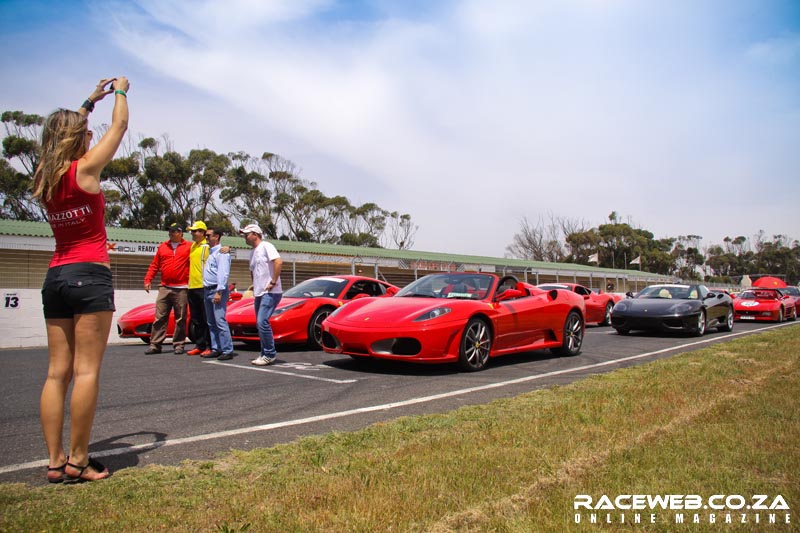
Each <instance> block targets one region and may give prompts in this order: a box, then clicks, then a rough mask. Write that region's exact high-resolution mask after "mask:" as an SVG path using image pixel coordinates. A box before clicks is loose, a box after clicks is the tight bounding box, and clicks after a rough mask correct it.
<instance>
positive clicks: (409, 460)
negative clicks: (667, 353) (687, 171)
mask: <svg viewBox="0 0 800 533" xmlns="http://www.w3.org/2000/svg"><path fill="white" fill-rule="evenodd" d="M797 333H798V328H797V327H785V328H781V329H779V330H777V331H773V332H769V333H765V334H761V335H758V336H753V337H748V338H744V339H740V340H737V341H733V342H730V343H726V344H724V345H721V346H718V347H710V348H707V349H704V350H702V351H698V352H694V353H691V354H687V355H682V356H678V357H674V358H671V359H666V360H662V361H657V362H654V363H650V364H647V365H643V366H639V367H635V368H630V369H626V370H620V371H616V372H613V373H610V374H605V375H600V376H595V377H591V378H588V379H585V380H582V381H580V382H577V383H575V384H573V385H569V386H566V387H555V388H552V389H547V390H542V391H536V392H533V393H530V394H526V395H522V396H519V397H517V398H513V399H509V400H501V401H496V402H493V403H491V404H488V405H484V406H473V407H466V408H462V409H459V410H457V411H454V412H451V413H446V414H442V415H432V416H424V417H414V418H402V419H398V420H396V421H393V422H390V423H383V424H376V425H374V426H371V427H369V428H367V429H364V430H362V431H358V432H353V433H333V434H329V435H325V436H320V437H312V438H304V439H301V440H299V441H297V442H294V443H291V444H288V445H283V446H276V447H274V448H269V449H260V450H254V451H251V452H232V453H230V454H228V455H226V456H225V457H222V458H220V460H218V461H213V462H186V463H184V464H182V465H181V466H178V467H147V468H135V469H128V470H123V471H120V472H118V473H116V474H115V475H114V477H113V478H111V479H110V480H108V481H105V482H102V483H95V484H86V485H83V486H77V487H36V488H30V487H27V486H24V485H4V486H2V487H0V508H2V516H1V518H0V529H2V530H4V531H34V530H47V531H73V530H75V531H85V530H90V529H91V530H97V531H120V530H124V531H155V530H158V531H163V530H170V531H243V530H249V531H282V532H283V531H389V530H392V531H394V530H397V531H438V532H445V531H520V532H523V531H525V532H528V531H567V530H587V531H594V530H597V529H599V528H602V529H603V531H611V530H617V529H626V530H628V529H631V528H632V527H633V528H637V527H638V529H639V530H641V531H671V530H674V529H675V528H676V526H675V524H674V522H670V520H671V519H672V514H671V513H667V512H663V513H660V516H659V518H660V519H661V522H659V523H656V524H647V525H646V526H645V525H641V526H631V525H629V524H619V523H618V520H619V518H618V515H619V513H618V512H617V513H615V514H616V518H615V520H616V521H617V523H612V524H610V525H608V524H604V525H597V524H594V525H592V524H588V523H586V522H585V521H584V522H582V523H581V524H579V525H578V524H575V522H574V514H575V511H574V510H573V500H574V497H575V495H577V494H589V495H594V497H599V496H600V495H603V494H606V495H610V496H612V498H613V496H614V495H619V494H654V495H657V494H698V495H701V496H705V497H708V496H711V495H714V494H741V495H745V496H748V497H749V496H750V495H752V494H768V495H773V496H774V495H778V494H780V495H782V496H783V497H784V498H785V499H786V501H787V502H788V503H789V505H790V506H791V507H792V511H790V512H791V514H792V520H793V524H791V525H789V526H786V525H782V526H770V527H771V528H772V529H771V530H776V531H777V530H782V531H785V530H788V529H789V528H791V527H795V523H797V522H798V520H799V519H798V516H797V515H796V514H795V513H796V510H795V508H794V507H795V506H797V505H798V502H800V498H799V497H800V486H799V485H798V476H797V472H800V449H799V448H800V444H798V443H800V424H799V423H798V419H799V418H800V409H799V408H798V407H800V406H799V405H798V404H799V403H800V399H798V394H797V391H798V390H800V372H799V371H798V354H800V337H798V335H797ZM707 514H708V513H707V512H706V513H705V514H703V516H704V517H706V519H707ZM784 514H785V512H784ZM781 516H783V515H781ZM602 519H603V520H605V512H603V514H602ZM630 519H632V513H631V514H630V515H629V517H628V520H630ZM584 520H588V516H587V517H586V518H585V519H584ZM682 527H684V528H686V529H690V530H691V531H697V530H703V529H709V530H718V529H719V527H720V524H715V525H709V524H707V523H706V524H705V525H700V526H694V525H689V526H682ZM722 527H725V531H730V530H740V531H752V530H753V529H754V527H753V525H752V524H747V525H742V524H739V525H727V524H726V525H724V526H722Z"/></svg>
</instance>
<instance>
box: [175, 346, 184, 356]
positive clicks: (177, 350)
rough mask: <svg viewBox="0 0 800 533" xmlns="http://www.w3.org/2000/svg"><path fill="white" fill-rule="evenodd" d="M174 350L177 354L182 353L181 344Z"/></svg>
mask: <svg viewBox="0 0 800 533" xmlns="http://www.w3.org/2000/svg"><path fill="white" fill-rule="evenodd" d="M174 351H175V353H176V354H178V355H180V354H182V353H183V346H176V347H175V350H174Z"/></svg>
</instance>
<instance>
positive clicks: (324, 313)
mask: <svg viewBox="0 0 800 533" xmlns="http://www.w3.org/2000/svg"><path fill="white" fill-rule="evenodd" d="M332 312H333V309H332V308H330V307H320V308H319V309H317V310H316V311H314V314H313V315H311V320H309V321H308V332H307V333H308V347H309V348H310V349H312V350H321V349H322V323H323V322H324V321H325V319H326V318H328V316H330V314H331V313H332Z"/></svg>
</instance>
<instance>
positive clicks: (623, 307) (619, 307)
mask: <svg viewBox="0 0 800 533" xmlns="http://www.w3.org/2000/svg"><path fill="white" fill-rule="evenodd" d="M627 310H628V302H626V301H625V300H622V301H621V302H617V305H615V306H614V309H613V310H612V312H613V311H619V312H624V311H627Z"/></svg>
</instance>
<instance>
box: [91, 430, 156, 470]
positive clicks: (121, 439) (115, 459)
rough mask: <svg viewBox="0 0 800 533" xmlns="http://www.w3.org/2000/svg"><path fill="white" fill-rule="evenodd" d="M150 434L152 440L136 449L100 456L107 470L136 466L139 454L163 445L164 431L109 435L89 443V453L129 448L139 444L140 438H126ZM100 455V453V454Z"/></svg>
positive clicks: (138, 461)
mask: <svg viewBox="0 0 800 533" xmlns="http://www.w3.org/2000/svg"><path fill="white" fill-rule="evenodd" d="M147 435H152V441H151V442H150V444H149V445H146V446H144V447H141V448H138V449H136V450H131V451H129V452H126V453H123V454H120V455H109V456H108V457H102V460H101V461H100V462H101V463H104V464H105V465H106V466H107V467H108V469H109V470H111V471H112V472H114V471H117V470H120V469H122V468H127V467H129V466H138V465H139V463H140V460H139V456H140V455H141V454H146V453H148V452H150V451H152V450H155V449H157V448H160V447H161V446H163V445H164V443H165V442H166V440H167V434H166V433H160V432H155V431H138V432H136V433H126V434H125V435H117V436H114V437H109V438H107V439H104V440H101V441H97V442H93V443H91V444H90V445H89V453H90V454H98V453H99V452H104V451H107V450H115V449H119V448H131V447H133V446H136V445H137V444H138V445H140V444H141V440H142V439H141V438H137V439H131V441H135V442H128V440H127V439H129V438H130V437H141V436H147ZM100 455H102V454H100Z"/></svg>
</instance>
